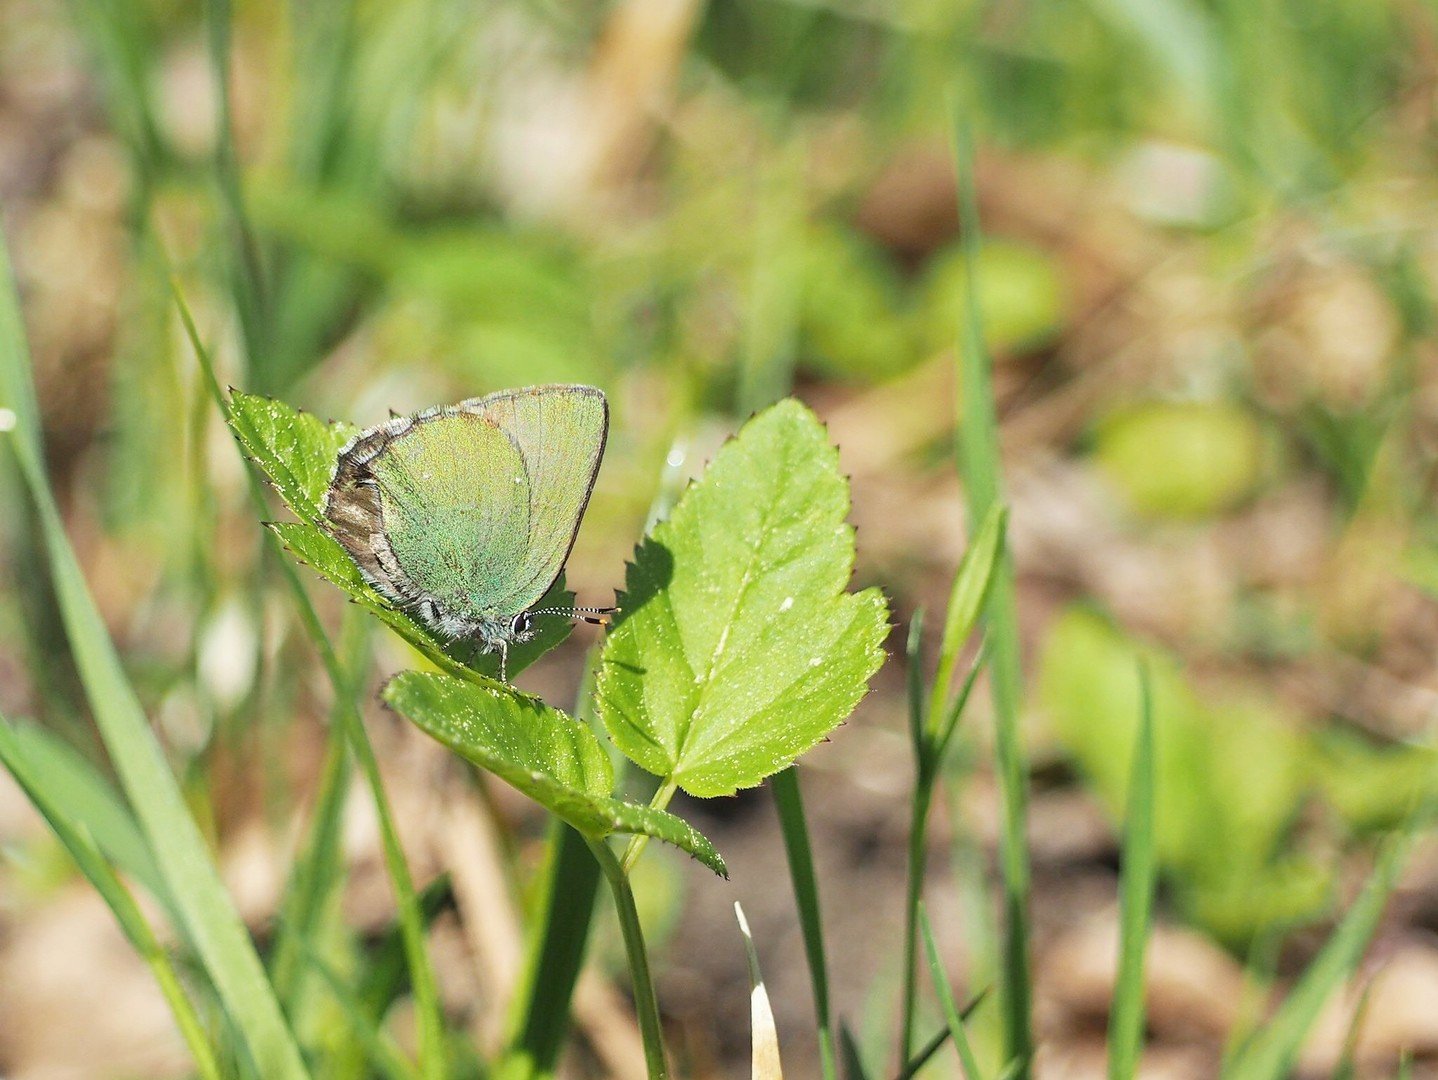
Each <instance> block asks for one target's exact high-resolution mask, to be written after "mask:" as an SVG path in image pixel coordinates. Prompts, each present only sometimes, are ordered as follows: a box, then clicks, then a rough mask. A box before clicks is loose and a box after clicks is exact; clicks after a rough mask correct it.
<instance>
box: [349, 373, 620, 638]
mask: <svg viewBox="0 0 1438 1080" xmlns="http://www.w3.org/2000/svg"><path fill="white" fill-rule="evenodd" d="M608 422H609V412H608V405H607V403H606V401H605V399H604V394H603V393H602V392H601V391H600V390H598V389H596V388H594V387H589V386H539V387H529V388H526V389H522V390H506V391H501V392H500V393H497V394H491V395H489V396H487V397H482V398H472V399H470V400H467V401H462V402H460V403H459V404H457V405H449V406H441V407H437V408H434V409H428V410H426V411H424V412H421V413H418V414H416V415H415V416H400V417H394V418H393V419H390V420H388V421H386V422H385V423H383V424H379V425H377V426H375V427H372V428H368V429H366V430H365V431H362V432H360V433H359V434H358V435H356V436H355V437H354V438H353V439H352V440H350V442H349V443H347V444H346V445H345V446H344V447H343V448H342V449H341V450H340V452H339V456H338V458H337V460H336V462H335V468H334V473H333V476H332V477H331V480H330V485H329V489H328V491H327V492H326V496H325V500H324V505H323V508H322V511H323V515H324V518H325V520H326V522H327V523H328V525H329V527H330V531H331V533H332V534H333V535H334V537H335V538H336V539H337V540H338V541H339V542H340V544H341V545H342V546H343V547H344V548H345V550H346V551H348V552H349V554H350V556H351V557H352V558H353V559H354V560H355V563H356V565H357V566H358V567H359V570H360V573H361V574H362V575H363V577H364V579H365V580H366V581H367V582H369V584H370V585H371V586H373V587H374V588H375V590H376V591H378V592H379V593H380V594H381V595H382V596H384V597H385V598H386V599H388V600H390V601H391V602H392V603H394V604H395V605H396V606H398V607H401V608H403V609H404V610H405V611H407V612H409V613H410V614H411V615H413V616H414V617H416V618H417V619H419V620H420V621H421V622H423V623H424V624H426V625H427V626H429V627H430V628H431V629H432V630H434V631H435V632H436V633H438V634H440V635H442V636H444V637H447V638H451V639H467V640H472V641H474V642H475V643H476V644H477V645H478V646H479V647H480V648H482V649H484V650H485V651H495V650H498V651H500V652H501V653H504V652H506V651H507V649H508V646H509V645H511V644H515V643H518V642H522V641H525V640H528V638H529V637H531V636H532V634H533V630H532V629H531V625H530V616H531V615H534V614H538V613H539V612H536V611H534V610H533V609H534V605H535V604H536V603H538V601H539V600H540V598H541V597H543V596H544V595H545V593H547V592H548V591H549V589H550V587H551V586H552V585H553V584H554V582H555V581H556V579H557V578H558V577H559V574H560V572H561V571H562V570H563V568H564V563H565V561H566V560H567V559H568V557H569V552H570V549H571V548H572V547H573V544H574V537H575V534H576V533H577V531H578V529H579V522H580V519H581V518H582V517H583V515H584V510H585V508H586V506H587V505H588V502H589V494H590V491H591V490H592V489H593V486H594V478H595V475H596V473H597V472H598V469H599V462H600V458H601V457H602V456H603V453H604V443H605V439H606V436H607V433H608ZM546 613H548V612H546ZM557 613H558V612H556V614H557Z"/></svg>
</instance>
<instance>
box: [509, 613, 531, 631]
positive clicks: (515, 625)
mask: <svg viewBox="0 0 1438 1080" xmlns="http://www.w3.org/2000/svg"><path fill="white" fill-rule="evenodd" d="M509 629H510V630H511V631H512V632H513V633H515V634H527V633H529V612H527V611H521V612H520V613H519V614H518V615H516V616H515V617H514V621H513V622H511V623H510V624H509Z"/></svg>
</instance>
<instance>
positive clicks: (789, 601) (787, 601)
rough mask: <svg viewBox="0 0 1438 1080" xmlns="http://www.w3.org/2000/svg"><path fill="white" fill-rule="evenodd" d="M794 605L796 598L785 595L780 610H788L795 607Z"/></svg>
mask: <svg viewBox="0 0 1438 1080" xmlns="http://www.w3.org/2000/svg"><path fill="white" fill-rule="evenodd" d="M793 606H794V598H793V597H792V596H786V597H784V602H783V603H782V604H780V605H779V610H780V611H788V610H789V609H790V608H791V607H793Z"/></svg>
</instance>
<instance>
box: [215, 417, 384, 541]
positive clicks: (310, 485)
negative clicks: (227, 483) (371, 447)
mask: <svg viewBox="0 0 1438 1080" xmlns="http://www.w3.org/2000/svg"><path fill="white" fill-rule="evenodd" d="M229 420H230V426H231V427H232V428H233V429H234V432H235V435H236V436H238V437H239V440H240V443H241V444H242V445H243V446H244V448H245V453H247V454H248V455H249V456H250V457H251V458H253V459H254V461H255V464H257V465H259V467H260V468H261V469H263V470H264V472H265V475H266V476H268V477H269V478H270V481H271V483H273V484H274V485H275V490H276V491H278V492H279V493H280V498H282V499H284V501H285V505H286V506H288V507H289V508H290V509H291V510H293V511H294V512H295V515H296V516H297V517H299V518H300V519H301V520H302V521H306V522H309V523H310V524H311V525H314V524H318V522H319V520H320V507H321V506H322V505H323V504H324V499H325V490H326V488H328V487H329V482H330V476H331V474H332V473H333V471H334V464H335V457H336V456H337V455H338V454H339V452H340V449H341V448H342V447H343V446H344V444H345V443H347V442H349V440H350V439H351V438H353V437H354V435H355V434H356V432H358V430H359V429H358V428H356V427H355V426H354V425H353V424H344V423H334V424H326V423H325V422H324V421H323V420H321V419H320V418H319V417H317V416H314V415H313V414H311V413H307V412H301V411H300V410H298V409H295V408H292V407H291V406H289V405H286V404H285V403H284V402H283V401H276V400H274V399H273V398H266V397H257V396H256V395H254V394H246V393H243V392H241V391H239V390H232V391H231V392H230V408H229Z"/></svg>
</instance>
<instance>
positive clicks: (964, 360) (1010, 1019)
mask: <svg viewBox="0 0 1438 1080" xmlns="http://www.w3.org/2000/svg"><path fill="white" fill-rule="evenodd" d="M954 150H955V162H956V172H957V176H958V189H959V223H960V234H961V236H962V238H963V253H964V264H965V269H966V274H965V297H964V320H963V326H962V328H961V333H960V340H959V386H960V393H959V401H960V416H959V445H960V451H961V453H960V471H961V472H962V474H963V479H964V488H965V490H966V493H967V496H968V503H969V521H970V522H971V523H972V522H975V521H983V520H984V519H985V517H986V516H987V515H988V513H989V511H990V510H991V509H992V508H993V507H995V506H997V505H998V504H999V495H1000V487H1001V483H1000V480H1001V475H1002V468H1001V466H1000V462H999V438H998V417H997V413H996V409H995V405H994V388H993V371H992V369H993V359H992V357H991V356H990V355H989V352H988V348H987V346H986V345H985V344H984V331H983V324H982V321H981V319H980V315H979V301H978V276H979V266H978V253H979V243H980V233H979V214H978V205H977V200H976V198H975V195H974V176H973V172H974V170H973V147H972V145H971V143H970V134H969V127H968V123H967V121H966V120H965V118H964V116H963V115H962V114H961V113H959V112H958V111H957V110H956V113H955V124H954ZM984 610H985V614H986V617H987V620H988V632H989V637H990V641H991V643H992V644H991V647H992V657H991V664H990V666H991V682H992V684H993V695H994V749H995V755H996V757H997V759H998V760H997V770H998V779H999V789H1000V794H1001V797H1002V799H1003V816H1002V830H1001V833H1000V845H999V863H1000V869H1001V871H1002V877H1003V906H1004V928H1003V934H1004V939H1003V965H1002V977H1003V981H1002V984H1001V988H1002V1009H1003V1018H1004V1041H1005V1056H1006V1057H1007V1058H1008V1059H1009V1060H1016V1061H1018V1062H1020V1065H1019V1071H1018V1074H1017V1075H1018V1076H1019V1077H1020V1078H1026V1077H1028V1075H1029V1072H1030V1064H1029V1063H1030V1061H1031V1059H1032V1057H1033V1017H1032V1012H1033V1003H1032V999H1033V989H1032V975H1031V971H1030V958H1029V912H1028V906H1029V885H1030V882H1029V853H1028V839H1027V836H1026V834H1025V821H1026V819H1027V817H1028V789H1027V785H1028V767H1027V763H1026V762H1025V760H1024V749H1023V743H1022V740H1021V739H1020V737H1019V717H1018V713H1019V684H1020V668H1019V630H1018V614H1017V612H1016V610H1015V603H1014V577H1013V564H1012V562H1011V561H1010V559H1009V557H1008V554H1007V552H1006V551H1000V553H999V555H998V565H997V566H996V568H995V570H994V576H993V581H992V582H991V583H990V585H989V596H988V601H987V603H986V604H985V609H984Z"/></svg>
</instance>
